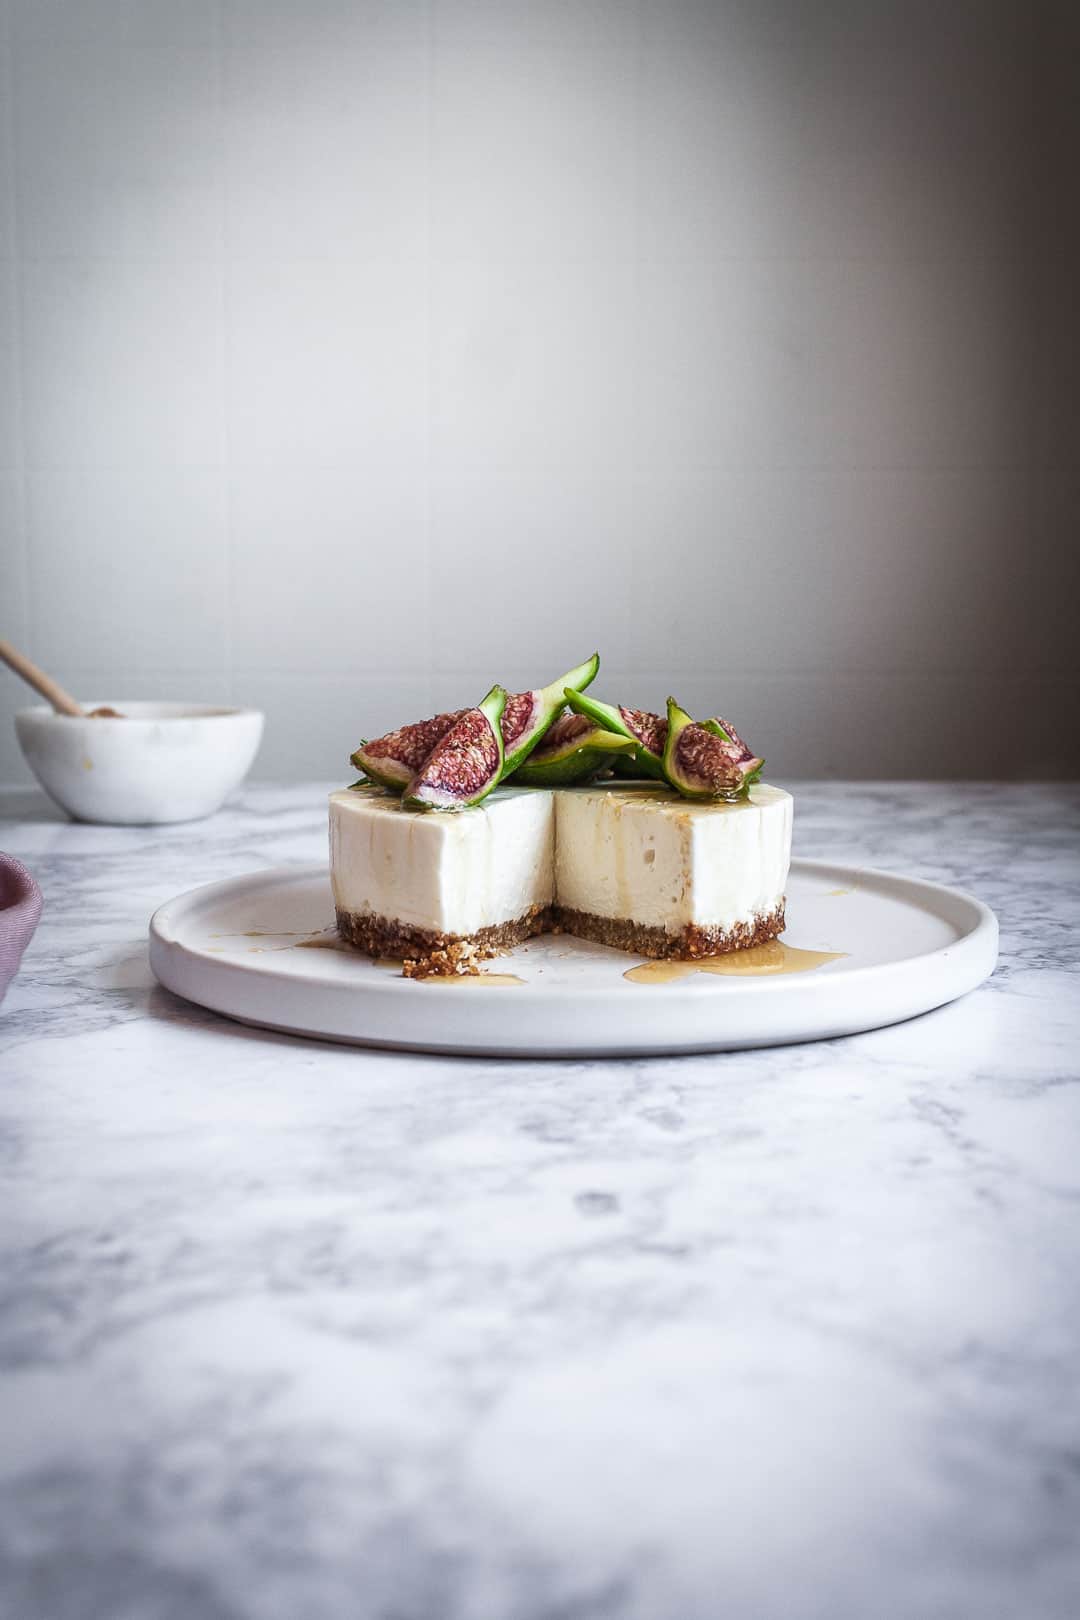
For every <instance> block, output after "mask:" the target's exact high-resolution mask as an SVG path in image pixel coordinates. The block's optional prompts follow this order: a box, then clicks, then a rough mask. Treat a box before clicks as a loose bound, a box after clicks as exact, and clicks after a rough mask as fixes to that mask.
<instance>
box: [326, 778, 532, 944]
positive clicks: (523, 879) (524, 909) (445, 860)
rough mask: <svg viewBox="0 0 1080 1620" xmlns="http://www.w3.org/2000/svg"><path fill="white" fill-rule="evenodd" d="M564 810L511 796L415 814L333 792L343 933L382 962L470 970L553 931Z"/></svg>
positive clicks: (370, 793)
mask: <svg viewBox="0 0 1080 1620" xmlns="http://www.w3.org/2000/svg"><path fill="white" fill-rule="evenodd" d="M554 855H555V805H554V801H553V797H552V795H551V794H550V793H542V792H536V791H535V790H530V789H528V788H500V789H499V790H498V791H497V792H495V793H493V794H491V795H490V797H489V798H488V799H487V800H486V801H485V802H484V803H483V804H482V805H478V806H477V807H476V808H475V809H472V810H462V811H459V812H457V813H456V814H453V815H439V814H436V813H434V812H431V811H424V810H410V809H407V808H406V807H405V806H404V804H403V803H402V800H401V799H400V798H399V797H398V796H397V795H396V794H393V793H390V792H387V791H386V790H385V789H383V788H378V787H370V788H369V787H363V788H345V789H344V790H342V791H341V792H338V793H332V794H331V795H330V882H331V886H332V888H333V892H334V905H335V908H336V911H337V925H338V932H339V933H340V934H341V936H342V938H343V939H345V940H346V941H347V942H348V943H349V944H350V945H355V946H356V947H357V948H358V949H359V950H362V951H366V952H367V953H368V955H370V956H394V957H402V958H406V959H414V960H421V961H423V962H426V963H429V964H431V967H432V970H433V971H441V972H446V973H450V972H467V971H468V970H469V965H470V963H471V962H472V961H474V960H475V959H477V958H478V957H483V956H485V955H492V954H494V952H495V951H498V950H506V949H508V948H509V947H510V946H512V945H520V944H521V942H522V941H523V940H526V939H529V938H531V937H532V936H533V935H534V934H538V933H540V932H542V931H543V929H545V928H547V927H550V926H551V921H552V918H551V905H552V900H553V898H554V892H555V879H554Z"/></svg>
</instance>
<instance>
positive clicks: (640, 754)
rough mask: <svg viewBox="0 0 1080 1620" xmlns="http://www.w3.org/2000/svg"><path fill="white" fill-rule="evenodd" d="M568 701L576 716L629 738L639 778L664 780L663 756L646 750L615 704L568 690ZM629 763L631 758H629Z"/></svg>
mask: <svg viewBox="0 0 1080 1620" xmlns="http://www.w3.org/2000/svg"><path fill="white" fill-rule="evenodd" d="M565 697H566V701H567V703H569V705H570V707H571V708H572V709H573V711H574V713H575V714H584V715H587V716H588V718H589V719H590V720H592V721H593V722H594V724H595V725H597V726H599V727H600V728H601V729H602V730H604V731H613V732H615V733H617V734H618V735H619V736H621V737H629V739H630V741H631V742H632V743H633V745H634V754H633V758H634V762H635V764H636V766H637V770H636V773H635V774H637V775H639V776H651V777H654V778H655V779H656V780H657V781H661V782H662V781H663V780H664V761H663V759H662V758H661V756H660V755H659V754H657V753H654V752H653V750H652V749H651V748H646V746H645V744H644V743H643V742H640V741H639V740H638V738H637V737H635V736H634V733H633V732H632V731H631V730H630V727H629V726H628V725H627V723H626V721H625V720H624V719H623V716H622V714H621V713H620V711H619V710H618V709H617V708H616V707H615V705H614V704H613V703H601V702H600V701H599V700H598V699H597V698H593V697H585V696H584V695H583V694H582V693H581V692H572V691H570V690H569V688H568V689H567V691H566V693H565ZM627 760H628V761H629V756H627Z"/></svg>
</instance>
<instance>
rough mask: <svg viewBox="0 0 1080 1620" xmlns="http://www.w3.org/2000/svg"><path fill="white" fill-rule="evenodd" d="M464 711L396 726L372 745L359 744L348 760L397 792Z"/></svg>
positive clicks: (382, 785)
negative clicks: (396, 728)
mask: <svg viewBox="0 0 1080 1620" xmlns="http://www.w3.org/2000/svg"><path fill="white" fill-rule="evenodd" d="M468 712H469V711H468V709H454V710H453V712H452V713H448V714H436V715H433V716H432V718H431V719H430V720H418V721H417V722H416V724H415V725H412V726H400V727H399V728H398V730H397V731H388V732H387V733H386V735H385V737H376V739H375V741H374V742H363V743H361V744H360V747H359V748H358V749H357V750H356V752H355V754H350V755H349V758H350V759H351V760H352V762H353V764H354V765H355V766H356V768H357V770H358V771H363V773H364V775H365V776H368V777H370V778H371V780H372V781H373V782H378V784H379V786H380V787H388V788H394V789H396V791H397V792H399V793H400V792H401V791H402V789H403V788H405V787H407V786H408V784H409V783H410V782H411V781H412V779H413V777H414V776H415V775H416V773H417V771H418V770H419V769H420V767H421V765H423V763H424V761H425V759H427V757H428V755H429V754H430V753H431V750H432V749H433V748H434V747H435V745H436V744H437V743H440V742H442V740H443V738H444V737H445V736H446V734H447V733H448V732H449V731H451V730H452V729H453V728H454V726H456V725H457V723H458V721H459V720H461V719H463V718H464V717H465V715H466V714H468Z"/></svg>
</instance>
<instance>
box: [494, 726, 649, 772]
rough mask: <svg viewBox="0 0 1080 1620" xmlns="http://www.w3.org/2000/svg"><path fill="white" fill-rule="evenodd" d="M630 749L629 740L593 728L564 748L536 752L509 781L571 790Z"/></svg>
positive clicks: (631, 745)
mask: <svg viewBox="0 0 1080 1620" xmlns="http://www.w3.org/2000/svg"><path fill="white" fill-rule="evenodd" d="M633 746H634V745H633V743H632V742H631V741H630V739H629V737H624V736H622V735H621V734H620V733H618V732H614V731H601V730H600V729H599V728H598V727H596V726H594V727H593V728H592V729H591V730H590V731H586V732H583V733H581V734H580V735H579V736H577V737H575V738H572V739H571V740H570V741H569V742H568V743H567V744H566V746H565V747H564V748H557V749H552V750H550V751H548V750H545V749H543V748H540V749H539V750H537V752H536V753H534V754H533V756H532V758H531V759H529V760H527V761H526V763H525V764H524V765H522V766H520V767H519V769H518V770H517V771H515V773H514V776H513V778H512V781H513V782H516V783H520V784H522V786H525V787H571V786H572V785H573V784H574V783H575V782H585V781H587V780H588V779H589V777H591V776H596V775H597V774H598V773H599V772H600V771H603V770H606V769H607V768H608V767H609V766H610V765H611V762H612V761H613V760H614V759H616V758H617V757H618V756H619V755H620V754H627V753H629V752H630V751H631V750H632V749H633Z"/></svg>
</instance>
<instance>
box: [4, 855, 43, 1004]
mask: <svg viewBox="0 0 1080 1620" xmlns="http://www.w3.org/2000/svg"><path fill="white" fill-rule="evenodd" d="M40 916H41V890H40V889H39V888H38V886H37V884H36V883H35V882H34V880H33V878H32V877H31V876H30V873H29V872H28V871H27V870H26V867H25V866H24V865H23V863H22V862H21V861H17V860H16V859H15V857H14V855H3V854H0V1001H3V999H4V991H5V990H6V989H7V987H8V985H9V984H10V983H11V981H12V979H13V978H14V977H15V975H16V973H17V972H18V971H19V963H20V962H21V961H22V954H23V951H25V949H26V947H27V946H28V945H29V943H30V938H31V935H32V934H33V932H34V929H35V928H36V927H37V921H38V918H39V917H40Z"/></svg>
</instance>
